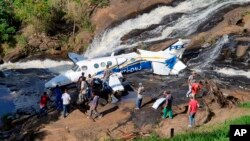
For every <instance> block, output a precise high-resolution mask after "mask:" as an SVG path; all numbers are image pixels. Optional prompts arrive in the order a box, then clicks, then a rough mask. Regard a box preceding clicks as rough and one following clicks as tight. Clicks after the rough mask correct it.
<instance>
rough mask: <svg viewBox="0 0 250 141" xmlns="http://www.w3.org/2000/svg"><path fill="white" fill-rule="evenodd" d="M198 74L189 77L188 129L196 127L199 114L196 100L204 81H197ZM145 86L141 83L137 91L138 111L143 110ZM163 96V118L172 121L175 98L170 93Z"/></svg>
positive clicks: (194, 73) (164, 93)
mask: <svg viewBox="0 0 250 141" xmlns="http://www.w3.org/2000/svg"><path fill="white" fill-rule="evenodd" d="M196 78H197V73H196V72H192V74H191V75H190V76H189V77H188V86H189V90H188V92H187V93H186V97H187V98H190V101H189V103H188V112H187V114H188V118H189V124H188V127H195V115H196V113H197V109H198V107H200V105H199V103H198V101H197V100H196V97H197V95H198V94H201V90H202V89H203V83H202V81H199V82H198V81H197V79H196ZM144 91H145V90H144V86H143V85H142V83H139V88H138V90H137V99H136V108H135V109H136V110H138V109H140V108H141V103H142V99H143V93H144ZM163 95H164V96H165V101H164V104H163V107H164V108H163V111H162V112H163V115H162V118H163V119H166V118H167V116H168V117H169V118H170V119H172V118H173V110H172V103H173V99H174V98H173V96H172V95H171V92H170V91H166V90H165V91H164V92H163Z"/></svg>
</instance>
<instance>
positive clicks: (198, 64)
mask: <svg viewBox="0 0 250 141" xmlns="http://www.w3.org/2000/svg"><path fill="white" fill-rule="evenodd" d="M227 42H228V35H224V36H223V37H222V38H221V39H219V40H218V41H217V42H216V43H215V45H214V46H211V47H210V48H207V49H205V51H202V52H201V53H200V54H199V56H197V57H196V58H193V59H191V60H189V61H188V62H187V65H188V66H189V67H190V68H192V69H193V70H196V71H201V70H204V69H206V68H209V67H210V63H212V62H213V61H214V60H215V59H216V58H217V57H218V56H219V54H220V52H221V49H222V47H223V45H224V44H225V43H227Z"/></svg>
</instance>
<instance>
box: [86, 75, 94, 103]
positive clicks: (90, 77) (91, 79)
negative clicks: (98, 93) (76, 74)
mask: <svg viewBox="0 0 250 141" xmlns="http://www.w3.org/2000/svg"><path fill="white" fill-rule="evenodd" d="M87 84H88V90H87V97H88V99H91V97H92V86H93V78H92V76H91V74H89V75H88V78H87Z"/></svg>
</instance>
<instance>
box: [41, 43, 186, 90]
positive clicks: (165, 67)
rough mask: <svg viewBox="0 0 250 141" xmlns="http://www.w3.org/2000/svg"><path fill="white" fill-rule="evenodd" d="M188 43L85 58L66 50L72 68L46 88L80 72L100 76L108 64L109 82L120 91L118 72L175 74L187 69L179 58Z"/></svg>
mask: <svg viewBox="0 0 250 141" xmlns="http://www.w3.org/2000/svg"><path fill="white" fill-rule="evenodd" d="M189 42H190V40H187V39H179V40H178V41H177V42H176V43H174V44H172V45H171V46H169V47H168V48H167V49H165V50H163V51H158V52H152V51H146V50H140V49H138V53H135V52H133V53H128V54H121V55H117V56H115V55H114V54H112V55H111V56H109V57H100V58H94V59H87V58H84V57H83V56H81V55H77V54H75V53H69V54H68V56H69V58H70V59H71V60H72V61H73V62H74V66H73V67H72V69H71V70H68V71H67V72H65V73H64V74H60V75H58V76H56V77H54V78H53V79H51V80H50V81H48V82H47V83H46V84H45V87H46V88H53V87H55V86H56V85H59V86H64V85H68V84H71V83H74V82H77V81H78V78H79V77H80V76H81V74H82V72H84V73H85V77H86V76H87V75H88V74H91V75H92V76H93V77H99V78H101V77H102V76H103V72H104V70H105V69H106V65H109V66H110V69H111V70H112V72H113V74H112V75H111V76H110V80H109V85H110V87H111V88H112V89H113V91H122V90H124V87H123V86H122V85H121V82H120V81H119V79H118V78H119V77H122V75H121V74H127V73H133V72H136V71H141V70H152V73H154V74H158V75H169V74H170V75H172V74H178V73H179V72H180V71H181V70H183V69H185V68H186V65H185V64H183V63H182V62H181V61H180V60H179V59H180V58H182V54H183V52H184V50H185V49H186V48H185V46H186V45H187V44H188V43H189Z"/></svg>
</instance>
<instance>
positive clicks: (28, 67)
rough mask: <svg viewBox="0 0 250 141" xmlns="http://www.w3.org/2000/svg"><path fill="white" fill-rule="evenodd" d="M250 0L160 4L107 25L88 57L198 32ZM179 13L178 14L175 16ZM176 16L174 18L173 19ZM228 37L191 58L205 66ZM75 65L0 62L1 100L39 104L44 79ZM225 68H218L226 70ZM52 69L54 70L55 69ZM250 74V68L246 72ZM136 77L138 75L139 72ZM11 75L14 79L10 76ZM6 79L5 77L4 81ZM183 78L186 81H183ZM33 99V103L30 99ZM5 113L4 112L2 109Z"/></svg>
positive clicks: (197, 66)
mask: <svg viewBox="0 0 250 141" xmlns="http://www.w3.org/2000/svg"><path fill="white" fill-rule="evenodd" d="M249 2H250V0H186V1H184V2H180V3H179V4H178V5H176V6H175V7H171V6H160V7H158V8H155V9H154V10H152V11H151V12H149V13H145V14H142V15H139V16H137V17H136V18H134V19H129V20H126V21H124V22H123V23H121V24H120V25H118V26H116V27H114V28H112V29H107V30H106V31H104V32H103V33H102V34H100V35H97V36H96V37H95V38H94V40H93V42H92V44H91V45H90V46H89V48H88V49H87V51H86V53H85V56H86V57H90V58H91V57H96V56H101V55H106V54H109V53H111V52H113V51H116V50H119V49H126V48H130V47H135V46H138V45H139V44H141V43H152V42H155V41H161V40H165V39H167V38H179V37H185V36H187V35H190V34H192V33H194V32H196V30H197V28H198V27H199V26H200V25H202V23H203V22H204V21H206V20H207V19H209V18H211V17H212V16H214V14H215V13H216V12H218V11H220V10H221V9H224V8H226V7H228V6H231V5H234V4H244V3H249ZM172 15H178V16H177V18H171V16H172ZM166 17H170V18H169V19H170V22H169V23H165V22H164V18H166ZM171 19H172V20H171ZM152 25H157V27H155V28H154V29H153V30H152V29H151V30H147V29H148V28H149V27H150V26H152ZM138 29H139V30H140V29H142V30H146V31H147V35H151V36H147V35H146V36H145V37H138V38H134V37H133V36H132V37H129V38H128V39H126V40H127V41H126V42H123V41H122V38H123V37H124V36H125V35H127V34H128V33H130V32H132V31H134V30H138ZM226 41H227V37H226V36H225V37H223V38H221V39H220V40H218V42H217V43H216V45H215V46H214V48H211V49H212V50H209V51H207V52H206V53H205V54H206V56H203V57H202V56H201V55H200V57H202V58H200V60H199V59H197V58H196V61H197V62H198V64H195V63H194V62H192V61H189V62H188V64H189V65H190V66H192V67H193V66H194V69H204V68H206V66H209V64H210V63H211V62H212V61H213V60H214V59H215V58H216V57H217V56H218V54H219V52H220V50H221V47H222V45H223V44H224V43H225V42H226ZM71 65H72V62H70V61H53V60H44V61H41V60H32V61H27V62H18V63H5V64H3V65H0V70H1V71H3V72H4V73H5V74H6V78H0V79H1V81H0V93H5V94H4V97H3V94H2V95H0V103H3V102H2V101H1V100H6V99H14V100H13V101H14V104H15V107H16V109H18V108H25V107H32V106H33V105H35V106H38V104H37V101H38V99H39V96H40V95H41V93H42V92H43V91H44V83H45V82H46V81H47V80H48V79H50V78H52V77H53V75H54V73H62V72H64V71H66V70H68V69H69V68H70V67H71ZM223 71H224V70H218V72H219V73H223ZM51 72H52V73H51ZM242 74H244V75H248V74H249V73H248V72H244V73H242ZM135 77H136V76H135ZM10 78H11V79H10ZM2 80H5V81H2ZM181 82H182V81H181ZM29 102H31V103H29ZM0 114H1V113H0Z"/></svg>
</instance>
